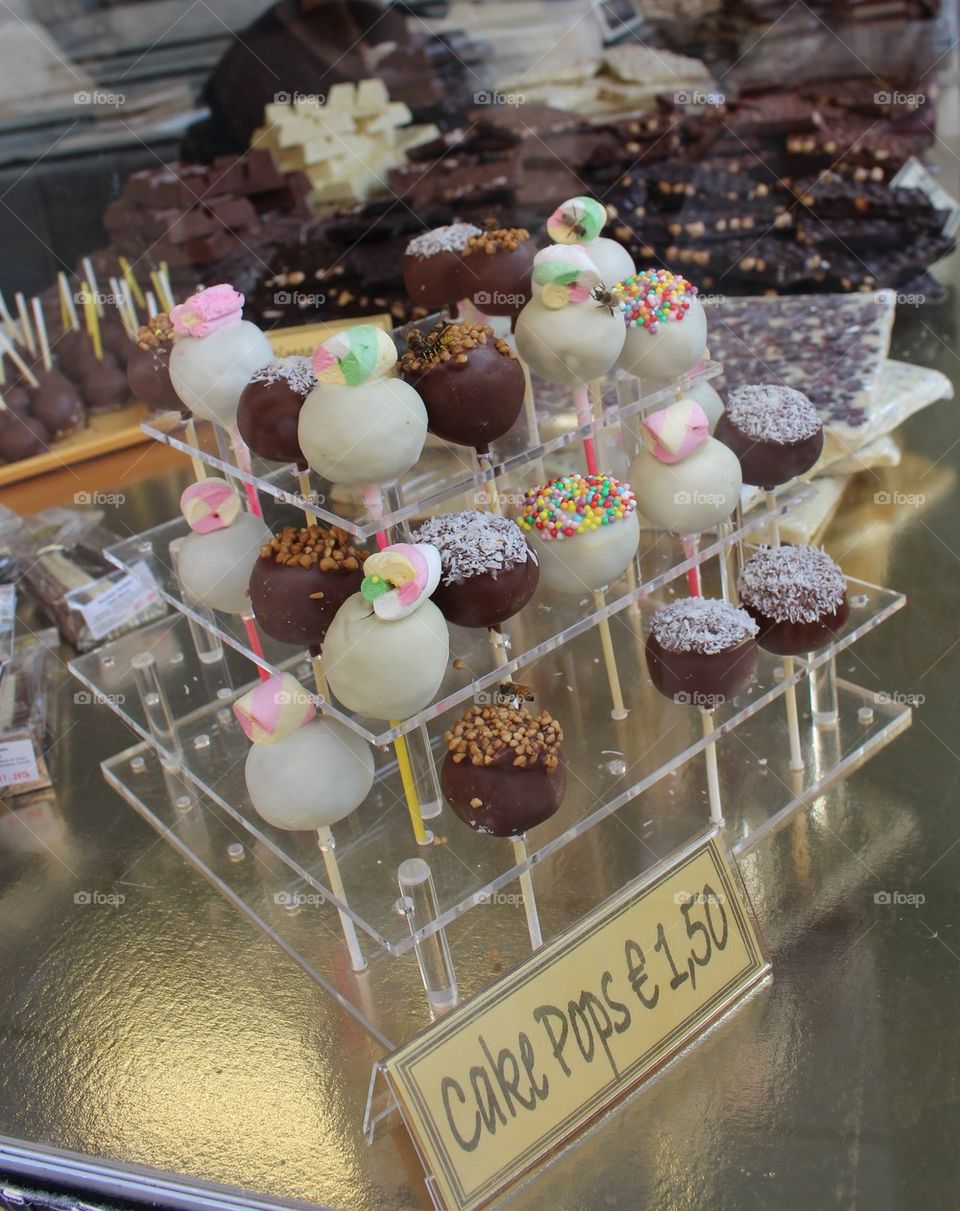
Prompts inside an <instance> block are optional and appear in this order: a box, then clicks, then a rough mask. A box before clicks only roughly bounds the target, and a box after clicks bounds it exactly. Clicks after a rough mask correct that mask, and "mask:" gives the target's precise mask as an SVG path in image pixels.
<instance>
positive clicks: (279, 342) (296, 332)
mask: <svg viewBox="0 0 960 1211" xmlns="http://www.w3.org/2000/svg"><path fill="white" fill-rule="evenodd" d="M357 324H372V325H373V327H374V328H382V329H383V330H384V332H390V331H391V329H392V328H393V320H392V319H391V318H390V316H389V315H365V316H360V317H356V318H354V319H349V320H329V321H325V322H323V323H319V324H303V325H302V326H301V327H299V328H273V329H271V331H269V332H268V333H267V336H268V337H269V338H270V344H271V345H272V346H273V352H274V354H275V355H276V356H277V357H293V356H294V355H297V356H299V357H310V356H311V355H312V354H313V351H314V349H316V347H317V345H322V344H323V342H324V341H325V340H327V338H328V337H331V336H333V335H334V334H335V333H337V332H342V331H343V329H344V328H354V327H356V325H357Z"/></svg>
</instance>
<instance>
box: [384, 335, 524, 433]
mask: <svg viewBox="0 0 960 1211" xmlns="http://www.w3.org/2000/svg"><path fill="white" fill-rule="evenodd" d="M407 343H408V345H409V346H410V349H409V352H407V353H405V354H404V355H403V357H402V358H401V359H400V375H401V377H402V378H404V379H405V380H406V381H407V382H408V383H409V384H410V386H411V387H414V388H415V389H416V390H417V392H418V394H419V395H420V398H421V399H422V400H423V403H424V406H425V407H426V409H427V425H428V427H429V429H430V432H431V433H435V434H436V435H437V437H442V438H443V439H444V440H445V441H450V442H457V443H459V444H460V445H462V446H475V447H476V448H477V449H478V450H486V449H487V448H488V447H489V445H490V443H491V442H492V441H495V440H496V439H497V438H498V437H502V436H503V435H504V433H507V432H508V431H509V430H510V429H512V428H513V425H514V423H515V422H516V419H517V417H518V416H519V415H520V409H521V408H522V407H523V394H524V390H525V389H526V383H525V380H524V377H523V368H522V366H521V365H520V361H519V359H518V357H517V355H516V354H515V353H514V351H513V350H512V349H511V348H510V346H509V345H508V344H507V342H506V341H505V340H501V339H499V338H498V337H496V336H494V332H493V329H492V328H491V327H490V325H489V324H445V323H442V322H441V323H439V324H437V325H436V326H435V327H434V328H433V330H432V331H431V332H429V333H427V334H426V335H425V334H424V333H422V332H420V331H419V330H417V329H414V330H413V332H411V333H410V334H409V336H408V337H407Z"/></svg>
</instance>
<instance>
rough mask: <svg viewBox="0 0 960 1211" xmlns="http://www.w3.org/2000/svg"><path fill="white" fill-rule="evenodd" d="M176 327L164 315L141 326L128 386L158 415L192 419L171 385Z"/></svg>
mask: <svg viewBox="0 0 960 1211" xmlns="http://www.w3.org/2000/svg"><path fill="white" fill-rule="evenodd" d="M172 348H173V325H172V324H171V323H170V317H169V316H168V315H165V314H162V313H161V314H160V315H155V316H154V317H153V318H152V319H150V320H148V321H147V322H146V323H145V324H142V325H141V327H140V331H139V332H138V334H137V343H136V344H135V345H134V346H133V348H132V349H131V350H130V355H129V357H128V358H127V386H128V387H129V388H130V391H131V393H132V394H133V398H134V399H138V400H142V401H143V402H144V403H145V404H147V405H148V406H149V407H150V408H152V409H153V411H155V412H180V413H182V414H183V415H185V416H189V415H190V411H189V409H187V408H185V407H184V405H183V403H182V402H181V400H180V396H179V395H177V393H176V391H174V389H173V383H171V382H170V350H171V349H172Z"/></svg>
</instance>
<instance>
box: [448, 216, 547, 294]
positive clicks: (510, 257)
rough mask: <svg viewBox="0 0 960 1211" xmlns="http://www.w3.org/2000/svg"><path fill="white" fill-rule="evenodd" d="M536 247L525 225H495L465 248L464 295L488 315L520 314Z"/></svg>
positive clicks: (467, 243) (528, 287) (468, 243)
mask: <svg viewBox="0 0 960 1211" xmlns="http://www.w3.org/2000/svg"><path fill="white" fill-rule="evenodd" d="M535 253H536V249H535V248H534V246H533V241H532V240H531V239H530V232H529V231H527V229H526V228H525V227H494V228H492V229H491V230H489V231H483V232H481V233H480V234H479V235H475V236H471V237H470V239H469V240H467V242H466V244H465V245H464V248H463V254H462V260H463V264H464V267H465V269H466V274H465V276H464V282H465V283H466V290H465V291H464V295H465V297H466V298H468V299H470V300H471V301H472V302H473V304H474V306H475V307H476V308H477V310H478V311H482V312H483V313H484V314H485V315H519V313H520V312H521V311H522V310H523V308H524V307H525V306H526V305H527V303H529V301H530V295H531V284H530V282H531V276H532V274H533V258H534V254H535Z"/></svg>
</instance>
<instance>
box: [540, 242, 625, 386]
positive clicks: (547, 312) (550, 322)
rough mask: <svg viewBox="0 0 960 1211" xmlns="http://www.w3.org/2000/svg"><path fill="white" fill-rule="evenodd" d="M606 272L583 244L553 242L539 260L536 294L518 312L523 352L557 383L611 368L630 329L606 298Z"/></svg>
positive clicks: (586, 377) (572, 382)
mask: <svg viewBox="0 0 960 1211" xmlns="http://www.w3.org/2000/svg"><path fill="white" fill-rule="evenodd" d="M605 297H606V296H605V295H603V294H602V293H601V292H600V274H599V272H598V271H597V267H596V266H595V265H594V264H593V262H592V261H591V259H590V257H589V256H588V255H587V253H586V251H585V250H584V249H583V248H581V247H580V245H578V244H570V245H560V244H552V245H551V246H550V247H549V248H544V249H543V251H542V252H538V253H537V255H536V257H535V258H534V262H533V298H532V299H531V300H530V302H529V303H527V305H526V306H525V307H524V309H523V310H522V311H521V312H520V315H519V316H518V317H517V327H516V341H517V350H518V352H519V353H520V356H521V357H522V358H523V360H524V361H525V362H526V363H527V365H528V366H529V367H530V369H531V370H533V371H534V373H535V374H539V375H540V377H541V378H545V379H546V380H547V381H548V382H551V383H563V384H565V385H566V386H571V387H573V386H577V385H578V384H584V383H589V382H592V381H593V380H594V379H597V378H600V377H601V376H602V375H604V374H606V373H607V371H608V370H609V369H610V367H611V366H613V365H614V363H615V362H616V360H617V358H618V357H619V356H620V351H621V350H622V348H623V342H624V339H625V337H626V329H625V328H624V325H623V321H622V319H621V318H620V316H619V314H618V313H617V312H616V311H615V310H614V309H612V308H611V307H610V306H609V305H606V304H605V303H604V302H603V299H604V298H605Z"/></svg>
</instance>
